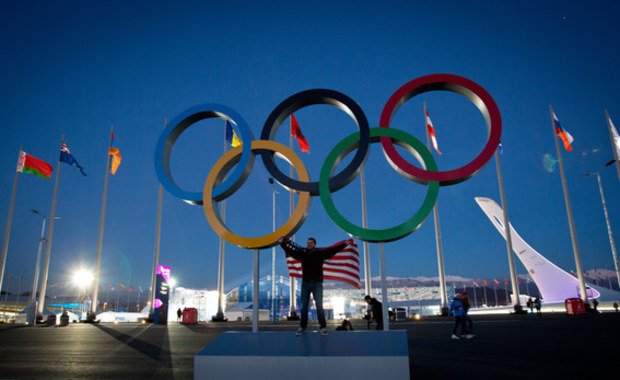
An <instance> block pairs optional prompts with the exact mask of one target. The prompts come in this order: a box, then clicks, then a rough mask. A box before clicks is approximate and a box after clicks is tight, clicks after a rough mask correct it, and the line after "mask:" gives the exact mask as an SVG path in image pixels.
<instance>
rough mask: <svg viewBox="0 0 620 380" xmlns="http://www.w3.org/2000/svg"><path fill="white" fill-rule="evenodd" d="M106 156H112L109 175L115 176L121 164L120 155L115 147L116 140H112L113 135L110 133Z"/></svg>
mask: <svg viewBox="0 0 620 380" xmlns="http://www.w3.org/2000/svg"><path fill="white" fill-rule="evenodd" d="M108 155H110V156H112V164H111V165H110V173H112V174H116V170H117V169H118V166H119V165H120V164H121V153H120V151H119V150H118V147H117V146H116V140H114V133H110V149H109V151H108Z"/></svg>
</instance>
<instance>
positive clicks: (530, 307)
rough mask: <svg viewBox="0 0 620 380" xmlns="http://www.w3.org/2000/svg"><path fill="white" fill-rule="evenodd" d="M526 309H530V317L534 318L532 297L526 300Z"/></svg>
mask: <svg viewBox="0 0 620 380" xmlns="http://www.w3.org/2000/svg"><path fill="white" fill-rule="evenodd" d="M526 305H527V307H528V308H529V309H530V317H533V316H534V301H532V297H530V298H529V299H528V300H527V304H526Z"/></svg>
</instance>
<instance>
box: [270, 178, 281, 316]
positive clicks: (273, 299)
mask: <svg viewBox="0 0 620 380" xmlns="http://www.w3.org/2000/svg"><path fill="white" fill-rule="evenodd" d="M268 181H269V183H270V184H271V188H272V190H273V192H272V197H271V199H272V204H273V224H272V232H275V231H276V194H279V193H280V192H279V191H278V190H276V187H275V186H274V180H273V178H271V177H269V180H268ZM271 309H272V310H273V313H272V314H273V323H274V324H275V323H276V320H277V316H276V246H275V245H274V246H273V247H271Z"/></svg>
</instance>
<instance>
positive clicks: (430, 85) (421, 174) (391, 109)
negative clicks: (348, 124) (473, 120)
mask: <svg viewBox="0 0 620 380" xmlns="http://www.w3.org/2000/svg"><path fill="white" fill-rule="evenodd" d="M439 90H442V91H452V92H456V93H457V94H460V95H463V96H465V97H466V98H467V99H469V100H470V101H471V102H472V103H474V104H475V105H476V107H478V109H479V110H480V112H481V113H482V116H484V119H485V120H486V123H487V128H488V130H489V137H488V140H487V144H486V145H485V146H484V149H483V150H482V152H481V153H480V154H479V155H478V156H477V157H476V158H474V159H473V160H472V161H471V162H470V163H468V164H467V165H465V166H462V167H460V168H458V169H454V170H448V171H438V172H434V171H428V170H424V169H421V168H418V167H416V166H414V165H412V164H410V163H409V162H408V161H406V160H405V159H404V158H402V157H401V155H400V154H399V153H398V152H397V151H396V148H395V147H394V143H393V142H392V139H390V138H389V137H381V146H382V147H383V151H384V152H385V155H386V156H387V159H388V160H389V161H390V163H391V164H392V165H393V166H396V167H397V168H399V169H400V170H402V171H403V172H404V173H407V174H408V175H410V176H411V177H413V178H412V179H413V180H414V181H416V182H418V183H422V184H427V183H428V182H429V181H437V182H439V184H440V185H442V186H446V185H454V184H457V183H460V182H463V181H465V180H467V179H469V178H471V177H473V176H474V175H476V173H478V172H479V171H480V170H482V168H483V167H484V165H486V163H487V162H489V160H490V159H491V157H492V156H493V153H495V150H496V149H497V146H498V145H499V143H500V139H501V137H502V118H501V116H500V113H499V108H497V104H495V101H494V100H493V98H492V97H491V95H489V93H488V92H487V91H486V90H485V89H484V88H482V87H480V86H479V85H478V84H477V83H475V82H473V81H471V80H469V79H467V78H463V77H461V76H458V75H452V74H432V75H426V76H423V77H420V78H417V79H414V80H412V81H411V82H408V83H406V84H405V85H403V86H402V87H401V88H399V89H398V90H397V91H396V92H395V93H394V94H393V95H392V96H391V97H390V99H389V100H388V101H387V103H386V104H385V107H384V108H383V111H382V112H381V119H380V120H379V126H380V127H382V128H389V127H390V122H391V120H392V117H393V116H394V114H395V113H396V111H398V109H399V108H400V106H402V105H403V104H404V103H405V102H406V101H407V100H409V99H411V98H413V97H414V96H416V95H418V94H421V93H424V92H428V91H439Z"/></svg>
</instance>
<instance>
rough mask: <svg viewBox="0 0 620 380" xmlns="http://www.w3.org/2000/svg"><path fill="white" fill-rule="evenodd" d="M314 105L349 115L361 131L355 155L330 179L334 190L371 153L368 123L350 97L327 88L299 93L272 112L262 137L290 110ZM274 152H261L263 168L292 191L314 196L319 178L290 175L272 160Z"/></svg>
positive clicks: (267, 136) (349, 178) (352, 176)
mask: <svg viewBox="0 0 620 380" xmlns="http://www.w3.org/2000/svg"><path fill="white" fill-rule="evenodd" d="M315 104H327V105H331V106H334V107H337V108H339V109H341V110H342V111H344V112H346V113H347V114H348V115H349V116H351V118H352V119H353V120H354V121H355V123H356V124H357V126H358V128H359V131H360V142H359V146H358V148H357V152H356V153H355V156H354V157H353V159H352V160H351V162H350V163H349V165H347V166H346V167H345V168H344V169H343V170H342V171H341V172H340V173H338V174H336V175H335V176H333V177H331V178H330V179H329V190H330V191H336V190H339V189H341V188H343V187H344V186H346V185H348V184H349V183H351V181H353V180H354V179H355V177H356V176H357V175H358V174H359V172H360V171H361V169H362V167H363V166H364V163H365V162H366V159H367V158H368V154H369V153H370V127H369V126H368V120H367V119H366V115H365V114H364V111H362V108H361V107H360V106H359V105H358V104H357V103H356V102H355V101H353V99H351V98H349V97H348V96H346V95H345V94H343V93H340V92H338V91H333V90H326V89H315V90H307V91H302V92H298V93H297V94H294V95H292V96H290V97H289V98H287V99H286V100H284V101H283V102H282V103H280V104H279V105H278V106H277V107H276V108H275V109H274V110H273V111H272V112H271V114H270V115H269V117H268V118H267V121H266V122H265V125H264V126H263V131H262V132H261V140H271V139H272V138H273V137H274V136H275V135H276V133H277V132H278V129H279V128H280V125H281V124H282V122H283V121H284V120H286V118H288V117H289V116H290V115H291V114H292V113H293V112H295V111H297V110H299V109H301V108H304V107H307V106H311V105H315ZM273 154H274V153H273V152H270V151H266V150H263V151H261V153H260V155H261V156H262V158H263V163H264V165H265V168H266V169H267V171H268V172H269V174H271V176H272V177H273V178H274V179H275V180H276V181H278V182H279V183H280V184H281V185H282V186H284V187H286V188H288V189H291V190H295V191H299V192H301V191H304V192H309V193H310V194H311V195H313V196H316V195H319V182H318V181H316V182H300V181H297V180H295V179H293V178H290V177H289V176H287V175H285V174H284V173H282V171H280V169H279V168H278V167H277V165H276V163H275V162H274V160H273Z"/></svg>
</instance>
